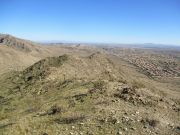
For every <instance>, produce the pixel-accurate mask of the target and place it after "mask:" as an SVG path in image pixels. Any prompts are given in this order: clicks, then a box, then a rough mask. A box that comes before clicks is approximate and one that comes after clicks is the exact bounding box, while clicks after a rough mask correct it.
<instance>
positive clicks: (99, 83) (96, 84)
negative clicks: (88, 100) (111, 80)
mask: <svg viewBox="0 0 180 135" xmlns="http://www.w3.org/2000/svg"><path fill="white" fill-rule="evenodd" d="M93 85H94V86H93V87H94V89H98V90H103V89H104V87H105V82H103V81H96V82H94V83H93Z"/></svg>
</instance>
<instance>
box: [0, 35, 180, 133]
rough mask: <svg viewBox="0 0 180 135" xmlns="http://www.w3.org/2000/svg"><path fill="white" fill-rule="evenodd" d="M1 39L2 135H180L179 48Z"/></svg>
mask: <svg viewBox="0 0 180 135" xmlns="http://www.w3.org/2000/svg"><path fill="white" fill-rule="evenodd" d="M11 38H12V37H11ZM14 40H15V41H16V42H17V44H15V46H13V47H12V46H11V44H12V43H14V42H15V41H14ZM0 41H1V44H0V47H1V48H0V51H1V52H2V53H0V55H2V57H1V59H2V61H4V62H3V64H2V65H3V66H4V67H5V68H7V67H8V66H9V65H7V63H8V62H9V60H10V59H12V61H13V62H12V64H11V63H9V64H10V65H12V66H13V68H12V69H9V70H6V71H2V72H1V76H0V86H1V87H0V105H1V108H0V134H3V135H6V134H16V135H23V134H27V135H32V134H34V135H36V134H37V135H61V134H62V135H63V134H64V135H68V134H70V135H76V134H78V135H86V134H87V135H104V134H107V135H112V134H113V135H114V134H115V135H121V134H122V135H124V134H127V135H146V134H152V135H153V134H160V135H169V134H172V135H178V134H179V133H180V122H179V121H180V116H179V111H180V94H179V93H180V91H179V89H180V87H179V85H180V84H179V82H180V79H179V53H178V51H172V50H165V51H166V52H167V53H164V51H162V50H159V52H158V51H154V50H152V49H144V48H138V49H137V48H136V49H133V48H109V47H99V46H86V45H68V46H64V45H51V46H49V45H46V46H43V45H40V44H36V43H33V42H30V41H25V40H21V39H16V38H15V37H13V41H12V40H10V41H11V42H12V43H11V42H8V41H9V37H8V41H7V40H0ZM20 42H23V43H24V44H25V43H26V42H28V44H27V47H28V48H29V49H28V50H27V49H25V50H24V49H22V48H21V47H19V45H21V44H20ZM29 44H30V45H29ZM13 45H14V44H13ZM25 45H26V44H25ZM17 46H18V47H17ZM19 48H20V49H19ZM24 48H26V46H25V47H24ZM34 48H35V49H34ZM11 50H12V51H11ZM6 51H7V52H6ZM169 53H171V57H169V59H167V56H169ZM20 54H21V55H20ZM157 55H159V57H157ZM6 56H8V58H6ZM15 56H18V57H19V58H15ZM13 58H14V60H13ZM22 58H23V59H24V61H23V60H22ZM33 58H34V59H33ZM17 60H19V62H18V61H17ZM5 62H7V63H5ZM16 62H17V63H16ZM26 62H27V63H26ZM147 63H148V64H147ZM160 63H162V64H160ZM18 64H19V65H20V66H24V68H22V69H20V68H18V70H14V67H16V66H19V65H18ZM2 65H1V66H0V67H1V69H3V66H2ZM151 65H153V66H151ZM164 65H166V67H164ZM173 65H174V66H173ZM164 69H166V71H165V70H164ZM156 70H157V73H156ZM159 74H160V75H159ZM166 77H168V78H169V79H168V78H166Z"/></svg>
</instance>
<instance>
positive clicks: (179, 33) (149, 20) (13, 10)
mask: <svg viewBox="0 0 180 135" xmlns="http://www.w3.org/2000/svg"><path fill="white" fill-rule="evenodd" d="M0 33H9V34H12V35H14V36H18V37H21V38H26V39H30V40H35V41H48V40H60V41H82V42H113V43H164V44H179V45H180V0H0Z"/></svg>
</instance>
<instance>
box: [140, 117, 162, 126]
mask: <svg viewBox="0 0 180 135" xmlns="http://www.w3.org/2000/svg"><path fill="white" fill-rule="evenodd" d="M141 122H142V123H143V124H144V125H148V126H151V127H153V128H154V127H156V126H157V125H158V124H159V121H158V120H155V119H149V118H146V119H143V120H141Z"/></svg>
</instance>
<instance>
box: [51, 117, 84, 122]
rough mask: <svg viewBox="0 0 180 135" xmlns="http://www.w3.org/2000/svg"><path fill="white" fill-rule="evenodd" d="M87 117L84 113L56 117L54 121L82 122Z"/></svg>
mask: <svg viewBox="0 0 180 135" xmlns="http://www.w3.org/2000/svg"><path fill="white" fill-rule="evenodd" d="M84 119H85V116H84V115H74V116H70V117H66V118H60V119H55V120H54V121H55V122H56V123H58V124H72V123H77V122H81V121H83V120H84Z"/></svg>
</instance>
